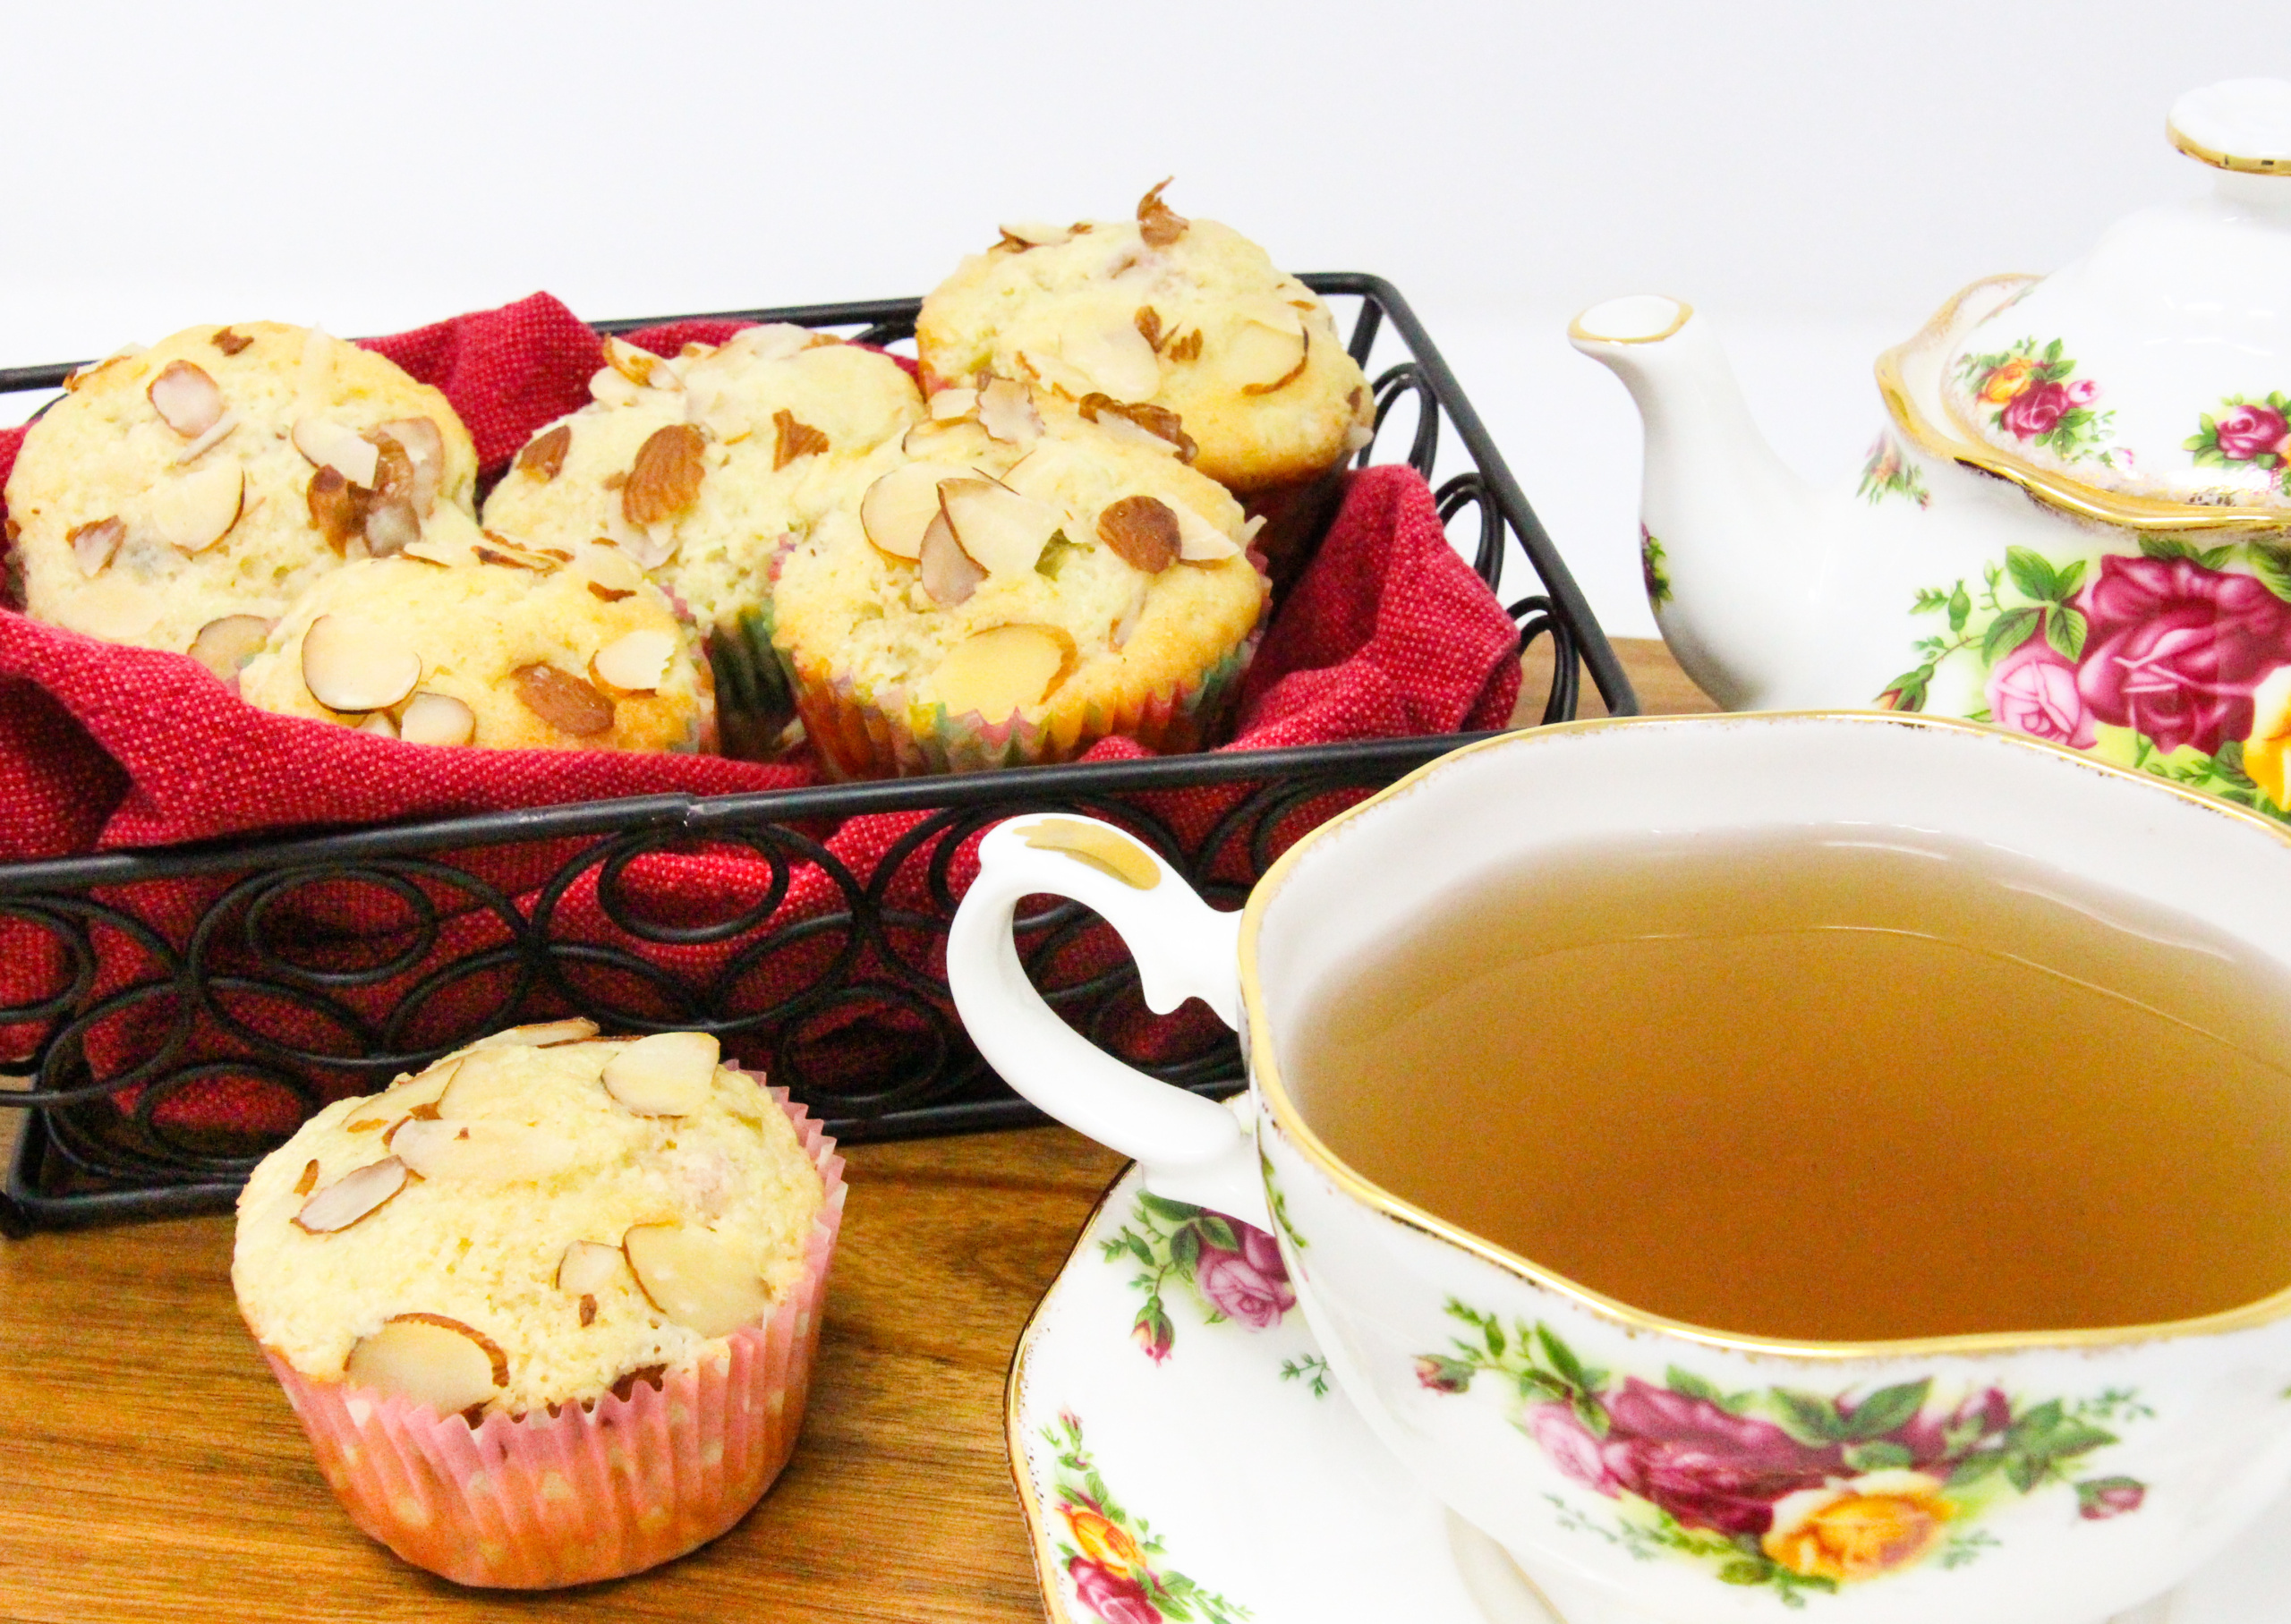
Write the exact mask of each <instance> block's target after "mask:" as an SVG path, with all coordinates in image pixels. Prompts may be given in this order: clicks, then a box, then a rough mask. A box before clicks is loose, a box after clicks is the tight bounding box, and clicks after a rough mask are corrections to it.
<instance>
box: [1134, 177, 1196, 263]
mask: <svg viewBox="0 0 2291 1624" xmlns="http://www.w3.org/2000/svg"><path fill="white" fill-rule="evenodd" d="M1176 178H1177V177H1175V176H1174V175H1172V176H1171V177H1170V179H1171V180H1174V179H1176ZM1169 183H1170V182H1169V181H1168V180H1165V181H1163V183H1162V185H1161V186H1156V187H1154V190H1153V191H1149V192H1147V193H1146V195H1145V196H1144V197H1142V198H1140V199H1138V200H1137V234H1138V235H1139V236H1141V237H1143V238H1145V239H1146V244H1147V246H1149V247H1152V248H1167V247H1168V246H1169V245H1170V244H1171V243H1172V242H1176V241H1177V240H1178V239H1179V238H1180V237H1182V236H1183V235H1185V228H1186V227H1187V226H1188V225H1192V224H1193V222H1192V221H1190V220H1188V219H1187V218H1186V217H1184V216H1183V215H1181V214H1180V213H1178V211H1177V210H1176V209H1174V208H1171V207H1170V206H1169V205H1168V204H1167V203H1164V202H1163V201H1162V187H1163V186H1167V185H1168V184H1169Z"/></svg>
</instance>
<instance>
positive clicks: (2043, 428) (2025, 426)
mask: <svg viewBox="0 0 2291 1624" xmlns="http://www.w3.org/2000/svg"><path fill="white" fill-rule="evenodd" d="M2075 370H2076V363H2075V361H2072V360H2070V359H2069V358H2068V357H2067V356H2066V355H2065V354H2064V353H2062V345H2061V341H2060V340H2059V339H2057V338H2056V339H2054V340H2053V341H2052V342H2051V343H2050V344H2046V345H2045V346H2044V347H2043V348H2042V349H2041V350H2040V349H2039V348H2038V347H2037V341H2036V340H2035V339H2034V338H2023V339H2022V340H2020V341H2019V342H2018V343H2016V344H2013V345H2011V346H2010V347H2009V348H2006V349H2003V350H1999V351H1997V352H1995V353H1991V354H1988V355H1966V356H1963V357H1961V358H1959V360H1958V361H1957V378H1958V381H1959V382H1960V383H1962V384H1963V386H1964V387H1965V388H1966V389H1967V391H1969V392H1970V393H1971V395H1972V400H1973V406H1974V410H1975V411H1977V412H1980V413H1981V414H1983V415H1985V416H1986V417H1987V418H1988V420H1989V427H1990V428H1992V429H1996V430H1997V431H1998V432H1999V433H2000V434H2009V435H2011V436H2012V437H2013V438H2014V439H2017V440H2019V441H2021V442H2022V443H2023V445H2026V446H2041V447H2042V448H2043V449H2045V450H2047V451H2049V452H2051V453H2052V455H2055V456H2057V457H2058V458H2059V459H2060V460H2061V461H2062V462H2064V463H2078V462H2083V461H2086V460H2088V459H2089V460H2091V461H2096V462H2098V463H2100V465H2101V466H2103V467H2112V466H2114V464H2115V460H2116V459H2115V458H2114V456H2113V455H2111V454H2110V453H2109V452H2108V451H2107V450H2105V449H2104V448H2103V447H2104V446H2106V444H2107V442H2108V440H2109V439H2110V438H2112V437H2113V436H2114V433H2115V429H2114V422H2115V418H2116V413H2115V412H2113V411H2100V412H2095V411H2094V410H2093V409H2092V403H2093V402H2094V401H2095V400H2097V399H2099V395H2100V387H2099V385H2098V384H2096V383H2094V382H2093V381H2092V380H2091V378H2075V377H2073V376H2072V374H2074V371H2075Z"/></svg>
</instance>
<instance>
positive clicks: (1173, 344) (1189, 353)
mask: <svg viewBox="0 0 2291 1624" xmlns="http://www.w3.org/2000/svg"><path fill="white" fill-rule="evenodd" d="M1162 353H1163V354H1164V355H1166V356H1168V357H1169V358H1170V359H1171V361H1199V360H1200V359H1201V329H1200V328H1199V327H1195V328H1193V329H1192V330H1191V331H1189V332H1186V333H1181V334H1180V335H1179V336H1177V337H1175V338H1172V339H1171V340H1170V342H1169V343H1168V344H1166V345H1165V346H1164V347H1163V351H1162Z"/></svg>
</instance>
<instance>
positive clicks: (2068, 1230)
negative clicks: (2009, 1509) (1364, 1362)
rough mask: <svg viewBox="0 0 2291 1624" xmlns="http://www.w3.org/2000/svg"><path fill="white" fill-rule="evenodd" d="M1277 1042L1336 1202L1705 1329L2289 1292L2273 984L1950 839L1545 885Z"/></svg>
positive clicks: (1440, 910)
mask: <svg viewBox="0 0 2291 1624" xmlns="http://www.w3.org/2000/svg"><path fill="white" fill-rule="evenodd" d="M1297 1034H1298V1035H1297V1038H1296V1039H1295V1041H1293V1042H1291V1043H1290V1048H1289V1050H1288V1052H1287V1053H1286V1054H1285V1055H1284V1057H1283V1070H1284V1076H1286V1078H1287V1081H1288V1084H1289V1086H1290V1091H1291V1093H1293V1094H1294V1096H1295V1098H1296V1100H1297V1103H1298V1106H1299V1110H1301V1111H1302V1113H1303V1115H1304V1118H1305V1120H1306V1121H1307V1123H1309V1124H1310V1125H1311V1126H1312V1127H1314V1128H1315V1130H1316V1131H1317V1132H1318V1133H1319V1134H1320V1135H1321V1136H1322V1137H1323V1138H1324V1140H1325V1142H1326V1143H1327V1144H1328V1145H1329V1146H1330V1148H1331V1149H1333V1151H1334V1152H1336V1153H1337V1154H1338V1155H1339V1156H1340V1157H1341V1158H1342V1159H1343V1160H1344V1161H1347V1162H1349V1163H1350V1164H1351V1165H1352V1166H1353V1167H1354V1168H1356V1169H1358V1170H1359V1171H1360V1172H1361V1173H1363V1174H1365V1175H1366V1176H1367V1178H1371V1179H1373V1180H1375V1182H1376V1183H1378V1184H1380V1185H1382V1186H1384V1187H1385V1188H1387V1189H1389V1190H1391V1191H1392V1192H1393V1193H1394V1194H1396V1195H1401V1196H1403V1197H1405V1198H1406V1199H1407V1200H1409V1201H1410V1202H1413V1203H1416V1204H1417V1205H1418V1206H1420V1207H1423V1208H1425V1209H1427V1211H1429V1212H1434V1213H1435V1214H1437V1215H1439V1216H1441V1217H1443V1218H1445V1219H1447V1220H1451V1221H1452V1222H1453V1223H1456V1224H1459V1225H1461V1226H1462V1227H1463V1228H1465V1229H1469V1230H1471V1231H1473V1232H1474V1233H1476V1234H1478V1235H1481V1236H1483V1237H1486V1238H1488V1239H1490V1240H1493V1241H1495V1242H1496V1243H1497V1244H1499V1245H1501V1246H1504V1247H1507V1248H1509V1249H1510V1250H1511V1251H1512V1252H1515V1253H1517V1254H1520V1256H1522V1257H1525V1258H1528V1259H1530V1260H1531V1261H1533V1262H1535V1263H1539V1264H1541V1265H1543V1266H1544V1267H1546V1268H1547V1269H1550V1270H1553V1271H1556V1272H1558V1273H1560V1274H1563V1275H1565V1276H1566V1277H1568V1278H1569V1279H1571V1280H1574V1281H1576V1282H1577V1283H1579V1284H1580V1285H1583V1286H1587V1287H1589V1288H1591V1289H1593V1290H1595V1291H1598V1292H1601V1293H1604V1294H1605V1295H1606V1296H1608V1297H1614V1298H1616V1299H1618V1300H1619V1301H1621V1302H1623V1303H1626V1304H1629V1305H1632V1306H1634V1307H1637V1308H1639V1309H1642V1310H1645V1311H1648V1312H1650V1313H1653V1314H1661V1315H1665V1316H1666V1317H1668V1318H1671V1319H1674V1320H1682V1321H1685V1322H1689V1323H1691V1324H1695V1325H1699V1326H1703V1327H1706V1328H1708V1329H1713V1330H1718V1331H1733V1332H1735V1333H1738V1334H1747V1335H1755V1336H1767V1337H1779V1338H1791V1339H1818V1340H1839V1341H1845V1340H1855V1341H1858V1340H1870V1339H1899V1338H1912V1337H1929V1336H1948V1335H1958V1334H1969V1333H1976V1332H1983V1331H2058V1330H2067V1329H2073V1328H2078V1327H2095V1326H2114V1325H2133V1324H2150V1323H2155V1322H2163V1321H2170V1320H2177V1319H2185V1318H2192V1317H2193V1316H2196V1315H2200V1314H2210V1313H2214V1312H2218V1311H2221V1310H2225V1309H2229V1308H2234V1307H2237V1306H2239V1305H2244V1304H2246V1303H2250V1302H2253V1301H2255V1300H2257V1299H2258V1298H2261V1297H2267V1296H2269V1295H2270V1294H2272V1293H2274V1292H2276V1291H2278V1290H2279V1289H2281V1288H2284V1287H2285V1286H2287V1285H2291V1070H2287V1064H2291V978H2287V977H2286V976H2285V975H2284V974H2283V973H2282V972H2281V971H2280V970H2279V969H2278V968H2277V967H2276V966H2275V965H2272V964H2271V963H2270V962H2269V961H2267V960H2265V959H2264V958H2262V957H2260V956H2259V955H2257V954H2256V953H2254V952H2253V950H2252V949H2250V948H2245V947H2244V946H2243V945H2242V944H2239V943H2236V942H2235V941H2233V940H2231V939H2229V938H2227V937H2225V936H2222V935H2219V934H2216V933H2214V932H2212V931H2210V930H2209V929H2208V928H2206V927H2202V926H2201V925H2198V924H2196V923H2194V922H2193V921H2190V920H2187V919H2185V918H2183V917H2181V916H2179V915H2176V914H2165V913H2162V912H2159V911H2158V910H2155V909H2153V908H2151V907H2150V906H2147V905H2143V904H2141V903H2139V902H2137V901H2135V900H2134V899H2132V898H2128V897H2122V896H2119V895H2116V894H2114V893H2110V892H2107V891H2101V890H2097V889H2089V888H2086V887H2084V886H2082V884H2081V883H2078V884H2071V883H2069V882H2067V881H2065V880H2064V879H2063V878H2062V877H2060V876H2058V875H2057V874H2054V873H2053V872H2050V871H2048V870H2044V869H2041V868H2039V867H2037V866H2035V865H2033V864H2030V863H2025V862H2024V861H2023V860H2020V859H2004V858H2000V857H1999V855H1997V854H1994V853H1991V852H1988V851H1985V850H1982V849H1980V848H1976V847H1972V846H1962V845H1952V844H1948V843H1942V842H1929V841H1928V839H1927V838H1926V837H1923V836H1899V835H1896V833H1895V831H1885V830H1877V831H1861V830H1853V831H1839V832H1836V833H1835V834H1834V835H1833V834H1829V833H1824V832H1822V831H1804V832H1799V833H1794V834H1788V835H1777V836H1761V837H1759V838H1757V839H1755V840H1751V839H1744V838H1725V839H1714V838H1709V837H1703V838H1675V839H1674V841H1673V842H1672V843H1670V844H1667V845H1663V844H1654V845H1648V846H1636V845H1635V846H1631V847H1628V848H1623V847H1601V848H1592V849H1585V850H1580V851H1576V852H1572V853H1563V854H1557V855H1546V856H1545V857H1542V858H1539V859H1537V860H1536V861H1535V862H1534V863H1531V864H1529V865H1526V866H1522V867H1520V868H1519V869H1517V870H1516V871H1514V872H1510V873H1508V874H1499V875H1495V876H1492V877H1490V878H1489V879H1488V880H1486V881H1485V882H1483V883H1480V884H1478V885H1476V886H1475V887H1474V888H1473V889H1471V891H1470V892H1469V894H1468V895H1466V896H1463V897H1451V898H1448V899H1447V900H1446V901H1444V902H1443V903H1441V904H1439V905H1437V906H1435V907H1434V908H1432V909H1430V910H1428V911H1427V916H1426V917H1425V918H1424V919H1423V920H1422V921H1419V922H1418V925H1417V927H1416V928H1414V929H1413V930H1412V931H1410V932H1407V933H1404V934H1403V935H1402V936H1401V937H1400V938H1399V939H1397V940H1394V941H1392V943H1390V944H1389V945H1388V946H1387V948H1385V950H1384V951H1383V952H1382V953H1381V954H1378V955H1370V956H1367V957H1364V958H1363V959H1362V960H1360V961H1358V962H1357V963H1356V964H1355V965H1352V966H1351V967H1350V969H1349V970H1348V971H1347V972H1346V973H1345V974H1343V975H1342V976H1341V977H1339V978H1337V979H1335V980H1334V981H1333V982H1332V983H1331V984H1330V985H1328V986H1326V987H1324V988H1323V989H1321V990H1320V991H1319V995H1318V997H1317V999H1316V1002H1315V1004H1314V1005H1313V1006H1312V1007H1311V1008H1309V1009H1308V1010H1307V1012H1306V1015H1305V1018H1304V1019H1303V1020H1301V1021H1300V1022H1299V1025H1298V1027H1297Z"/></svg>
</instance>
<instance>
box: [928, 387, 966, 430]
mask: <svg viewBox="0 0 2291 1624" xmlns="http://www.w3.org/2000/svg"><path fill="white" fill-rule="evenodd" d="M977 410H978V391H977V390H975V389H966V388H963V387H960V386H957V387H954V388H950V389H941V390H940V391H939V392H938V393H937V394H936V395H933V396H932V397H931V421H933V422H934V423H951V422H956V421H960V420H961V419H963V418H966V417H968V416H970V415H971V414H972V413H973V412H976V411H977Z"/></svg>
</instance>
